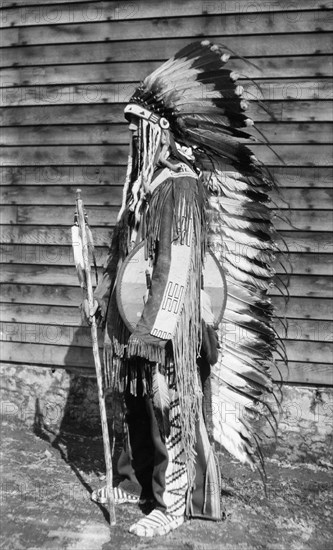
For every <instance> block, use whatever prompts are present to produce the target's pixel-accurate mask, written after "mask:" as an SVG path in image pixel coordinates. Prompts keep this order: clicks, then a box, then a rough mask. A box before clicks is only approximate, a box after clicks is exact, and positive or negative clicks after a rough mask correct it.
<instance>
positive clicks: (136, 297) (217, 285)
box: [117, 242, 227, 332]
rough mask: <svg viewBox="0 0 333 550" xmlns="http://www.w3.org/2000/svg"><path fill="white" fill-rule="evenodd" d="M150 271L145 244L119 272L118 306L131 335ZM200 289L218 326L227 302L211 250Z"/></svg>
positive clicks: (137, 248) (223, 283)
mask: <svg viewBox="0 0 333 550" xmlns="http://www.w3.org/2000/svg"><path fill="white" fill-rule="evenodd" d="M152 271H153V269H152V267H151V266H150V265H149V261H148V260H145V250H144V242H141V243H140V244H139V245H137V246H136V247H135V248H134V249H133V250H132V252H131V253H130V254H129V255H128V256H127V258H126V260H125V261H124V263H123V265H122V266H121V268H120V272H119V277H118V281H117V305H118V309H119V312H120V315H121V317H122V319H123V321H124V323H125V325H126V326H127V328H128V329H129V330H130V331H131V332H133V330H134V329H135V327H136V325H137V323H138V321H139V319H140V317H141V315H142V312H143V308H144V305H145V303H146V301H147V299H148V294H149V282H150V281H151V277H152ZM203 288H204V290H205V292H206V293H207V294H208V296H209V298H210V302H211V309H212V313H213V316H214V325H215V326H217V325H218V324H219V323H220V321H221V319H222V316H223V313H224V309H225V305H226V301H227V285H226V279H225V275H224V273H223V271H222V268H221V266H220V264H219V262H218V260H217V258H216V257H215V256H214V254H213V253H212V252H211V251H210V250H209V251H208V253H207V255H206V260H205V265H204V268H203Z"/></svg>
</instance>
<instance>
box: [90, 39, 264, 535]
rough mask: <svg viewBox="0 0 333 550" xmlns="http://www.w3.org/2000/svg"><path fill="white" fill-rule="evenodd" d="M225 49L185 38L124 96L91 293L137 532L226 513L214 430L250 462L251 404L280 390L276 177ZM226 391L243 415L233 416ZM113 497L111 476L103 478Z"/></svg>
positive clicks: (120, 495)
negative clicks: (107, 216) (121, 149)
mask: <svg viewBox="0 0 333 550" xmlns="http://www.w3.org/2000/svg"><path fill="white" fill-rule="evenodd" d="M228 59H229V55H228V54H227V53H225V52H224V50H223V49H222V48H221V47H220V46H218V45H212V44H210V43H209V42H208V41H203V42H201V43H200V42H198V43H195V44H191V45H190V46H187V47H186V48H184V49H182V50H181V51H180V52H178V53H177V54H176V55H175V56H174V57H173V58H171V59H170V60H169V61H167V62H166V63H164V65H162V66H161V67H160V68H159V69H157V70H156V71H154V72H153V73H152V74H151V75H150V76H148V77H146V79H145V80H144V81H143V82H142V84H141V85H140V86H139V88H138V89H137V90H136V91H135V93H134V95H133V96H132V98H131V100H130V102H129V104H128V105H127V106H126V108H125V117H126V119H127V120H128V122H129V123H130V126H129V128H130V130H131V142H130V154H129V160H128V169H127V176H126V182H125V185H124V190H123V200H122V206H121V210H120V212H119V216H118V222H117V225H116V228H115V231H114V234H113V239H112V244H111V247H110V251H109V255H108V258H107V261H106V263H105V269H104V276H103V280H102V281H101V283H100V284H99V285H98V287H97V289H96V291H95V298H96V301H97V303H98V306H99V310H100V313H101V315H102V318H103V319H104V323H105V345H104V367H105V378H106V385H108V386H109V387H111V388H112V389H113V390H115V391H116V392H118V393H119V392H120V393H121V394H122V395H123V396H124V400H125V404H126V411H127V413H126V419H127V425H128V449H127V451H126V452H125V453H123V455H122V457H121V461H120V464H119V473H123V474H125V476H126V477H127V478H128V479H130V480H132V481H136V482H138V483H139V485H140V487H141V495H140V499H141V502H146V503H150V505H151V508H152V511H151V512H150V513H149V514H148V515H147V516H145V517H143V518H142V519H140V520H139V521H138V522H137V523H135V524H134V525H132V526H131V527H130V532H132V533H135V534H137V535H140V536H155V535H161V534H165V533H168V532H169V531H170V530H172V529H175V528H176V527H178V526H179V525H181V524H182V523H183V521H184V518H185V516H188V517H201V518H208V519H214V520H219V519H221V508H220V477H219V473H218V462H217V460H216V457H215V454H214V450H213V447H212V445H211V442H212V441H213V439H214V440H215V441H217V442H219V443H220V444H221V445H222V446H224V447H225V448H226V449H227V450H229V451H230V452H231V453H233V454H234V455H235V456H236V457H237V458H239V459H240V460H241V461H243V462H248V463H250V464H251V465H253V464H254V463H255V451H256V447H257V438H256V433H255V432H253V431H252V428H251V413H252V414H254V411H255V404H257V403H258V402H261V396H262V395H263V394H264V393H266V392H271V379H270V376H269V372H268V367H269V364H270V363H271V361H272V349H273V347H274V333H273V330H272V328H271V326H270V323H271V314H272V311H271V306H270V303H269V301H268V300H267V298H266V291H267V288H268V286H269V285H270V284H271V279H272V275H273V271H272V270H271V268H270V267H269V264H270V261H271V257H272V253H273V251H274V249H275V244H274V242H273V241H272V227H271V223H270V213H269V209H268V207H267V205H266V202H267V200H268V199H267V194H266V192H267V189H268V188H269V187H270V183H271V182H270V181H269V178H268V177H267V174H266V172H265V170H264V169H263V168H262V167H261V166H260V164H259V162H258V161H257V159H256V158H255V157H254V156H253V154H252V152H251V151H250V150H249V149H248V147H247V144H248V143H250V142H251V141H252V139H251V138H250V136H249V135H248V134H246V133H244V132H243V131H242V130H240V128H242V127H244V126H248V125H250V124H251V123H252V121H251V120H250V119H248V118H247V117H246V116H245V115H244V109H245V108H246V103H245V101H244V100H243V99H242V88H241V87H240V86H237V85H236V84H235V81H236V80H237V77H238V75H236V74H235V73H234V72H232V71H230V70H228V69H225V68H224V66H225V64H226V62H227V61H228ZM213 252H214V254H215V256H213ZM209 261H210V264H209ZM138 266H139V267H138ZM140 266H141V268H140ZM220 266H222V268H223V271H222V269H221V267H220ZM140 269H141V270H140ZM212 271H214V273H215V274H214V276H213V277H212V276H211V272H212ZM208 272H210V273H208ZM141 276H142V277H143V278H142V280H141V281H140V277H141ZM210 277H211V278H212V280H213V281H212V282H211V283H208V282H207V281H209V278H210ZM143 285H144V291H142V290H141V289H142V286H143ZM226 294H227V295H228V300H227V303H225V297H226ZM131 308H132V310H133V311H134V314H133V312H132V313H131ZM222 313H223V321H224V327H225V326H228V331H226V330H222V328H221V325H220V324H219V323H220V321H221V316H222ZM240 331H242V333H241V334H240ZM232 333H234V334H236V336H237V337H236V339H235V337H234V335H233V334H232ZM222 405H224V406H226V408H233V410H237V407H239V411H240V415H239V417H238V418H236V417H235V415H228V417H223V414H222V410H221V406H222ZM244 411H245V412H246V413H247V414H243V413H244ZM212 413H213V414H212ZM115 495H116V501H120V502H121V501H123V502H125V501H127V502H128V501H131V500H133V501H135V500H136V499H135V497H133V498H132V497H131V496H130V495H127V494H126V493H125V492H123V491H122V490H121V489H119V490H118V492H116V493H115ZM103 498H105V489H101V490H99V491H95V492H94V494H93V499H94V500H97V501H99V502H103Z"/></svg>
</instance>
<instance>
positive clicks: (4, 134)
mask: <svg viewBox="0 0 333 550" xmlns="http://www.w3.org/2000/svg"><path fill="white" fill-rule="evenodd" d="M257 128H258V130H259V131H260V132H262V133H263V134H264V135H265V137H266V139H267V140H268V141H269V142H270V143H271V144H274V143H280V144H283V143H295V144H300V143H333V126H332V124H330V123H322V122H320V123H319V122H310V123H309V122H298V123H292V122H288V123H283V122H279V123H277V122H275V123H274V124H272V123H266V122H261V123H257V124H256V128H251V129H250V130H249V132H248V133H249V134H252V135H253V136H254V137H255V138H256V139H257V140H259V141H262V140H263V138H262V135H261V134H260V133H259V131H258V130H257ZM128 141H129V131H128V124H126V123H124V124H114V125H109V124H96V125H87V124H80V125H74V124H72V125H64V126H62V125H60V124H59V125H56V126H51V125H47V126H46V125H45V126H41V127H40V126H37V127H36V126H19V127H2V130H1V136H0V144H2V145H7V146H9V145H10V146H13V145H74V144H80V145H96V144H107V143H109V144H127V143H128Z"/></svg>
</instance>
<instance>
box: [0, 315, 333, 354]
mask: <svg viewBox="0 0 333 550" xmlns="http://www.w3.org/2000/svg"><path fill="white" fill-rule="evenodd" d="M50 316H51V315H50ZM43 320H45V321H48V317H46V318H45V319H44V318H43ZM43 320H42V321H43ZM42 321H40V322H39V323H24V322H16V323H14V322H9V321H7V322H0V340H1V341H5V342H32V343H36V344H56V345H58V346H70V345H77V346H83V347H91V345H92V340H91V330H90V327H88V326H85V325H84V326H76V327H74V326H70V325H69V326H67V325H65V324H63V323H64V322H65V321H66V319H63V323H62V324H56V325H54V324H49V323H43V322H42ZM275 328H276V330H277V333H278V335H279V336H280V337H281V338H283V339H284V340H297V341H301V340H302V341H308V342H310V341H311V342H333V322H332V321H331V322H327V321H314V320H311V321H308V320H304V319H290V320H288V331H287V333H286V332H285V331H284V329H283V327H282V325H281V323H279V322H278V321H277V322H276V323H275ZM226 330H228V325H227V327H226ZM98 333H99V334H98V336H99V343H100V345H103V331H102V330H101V329H100V328H99V329H98Z"/></svg>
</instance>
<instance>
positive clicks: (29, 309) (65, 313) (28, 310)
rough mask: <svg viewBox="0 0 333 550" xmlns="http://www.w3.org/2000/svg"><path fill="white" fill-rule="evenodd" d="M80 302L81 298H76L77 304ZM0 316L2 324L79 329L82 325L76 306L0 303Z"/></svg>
mask: <svg viewBox="0 0 333 550" xmlns="http://www.w3.org/2000/svg"><path fill="white" fill-rule="evenodd" d="M80 302H81V298H78V301H77V304H79V303H80ZM0 314H1V320H2V321H3V322H13V323H44V324H48V325H52V326H53V325H65V326H71V327H79V326H81V324H82V320H81V315H80V312H79V308H78V306H77V307H68V306H57V305H43V304H31V303H21V304H8V303H7V304H6V303H0Z"/></svg>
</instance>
